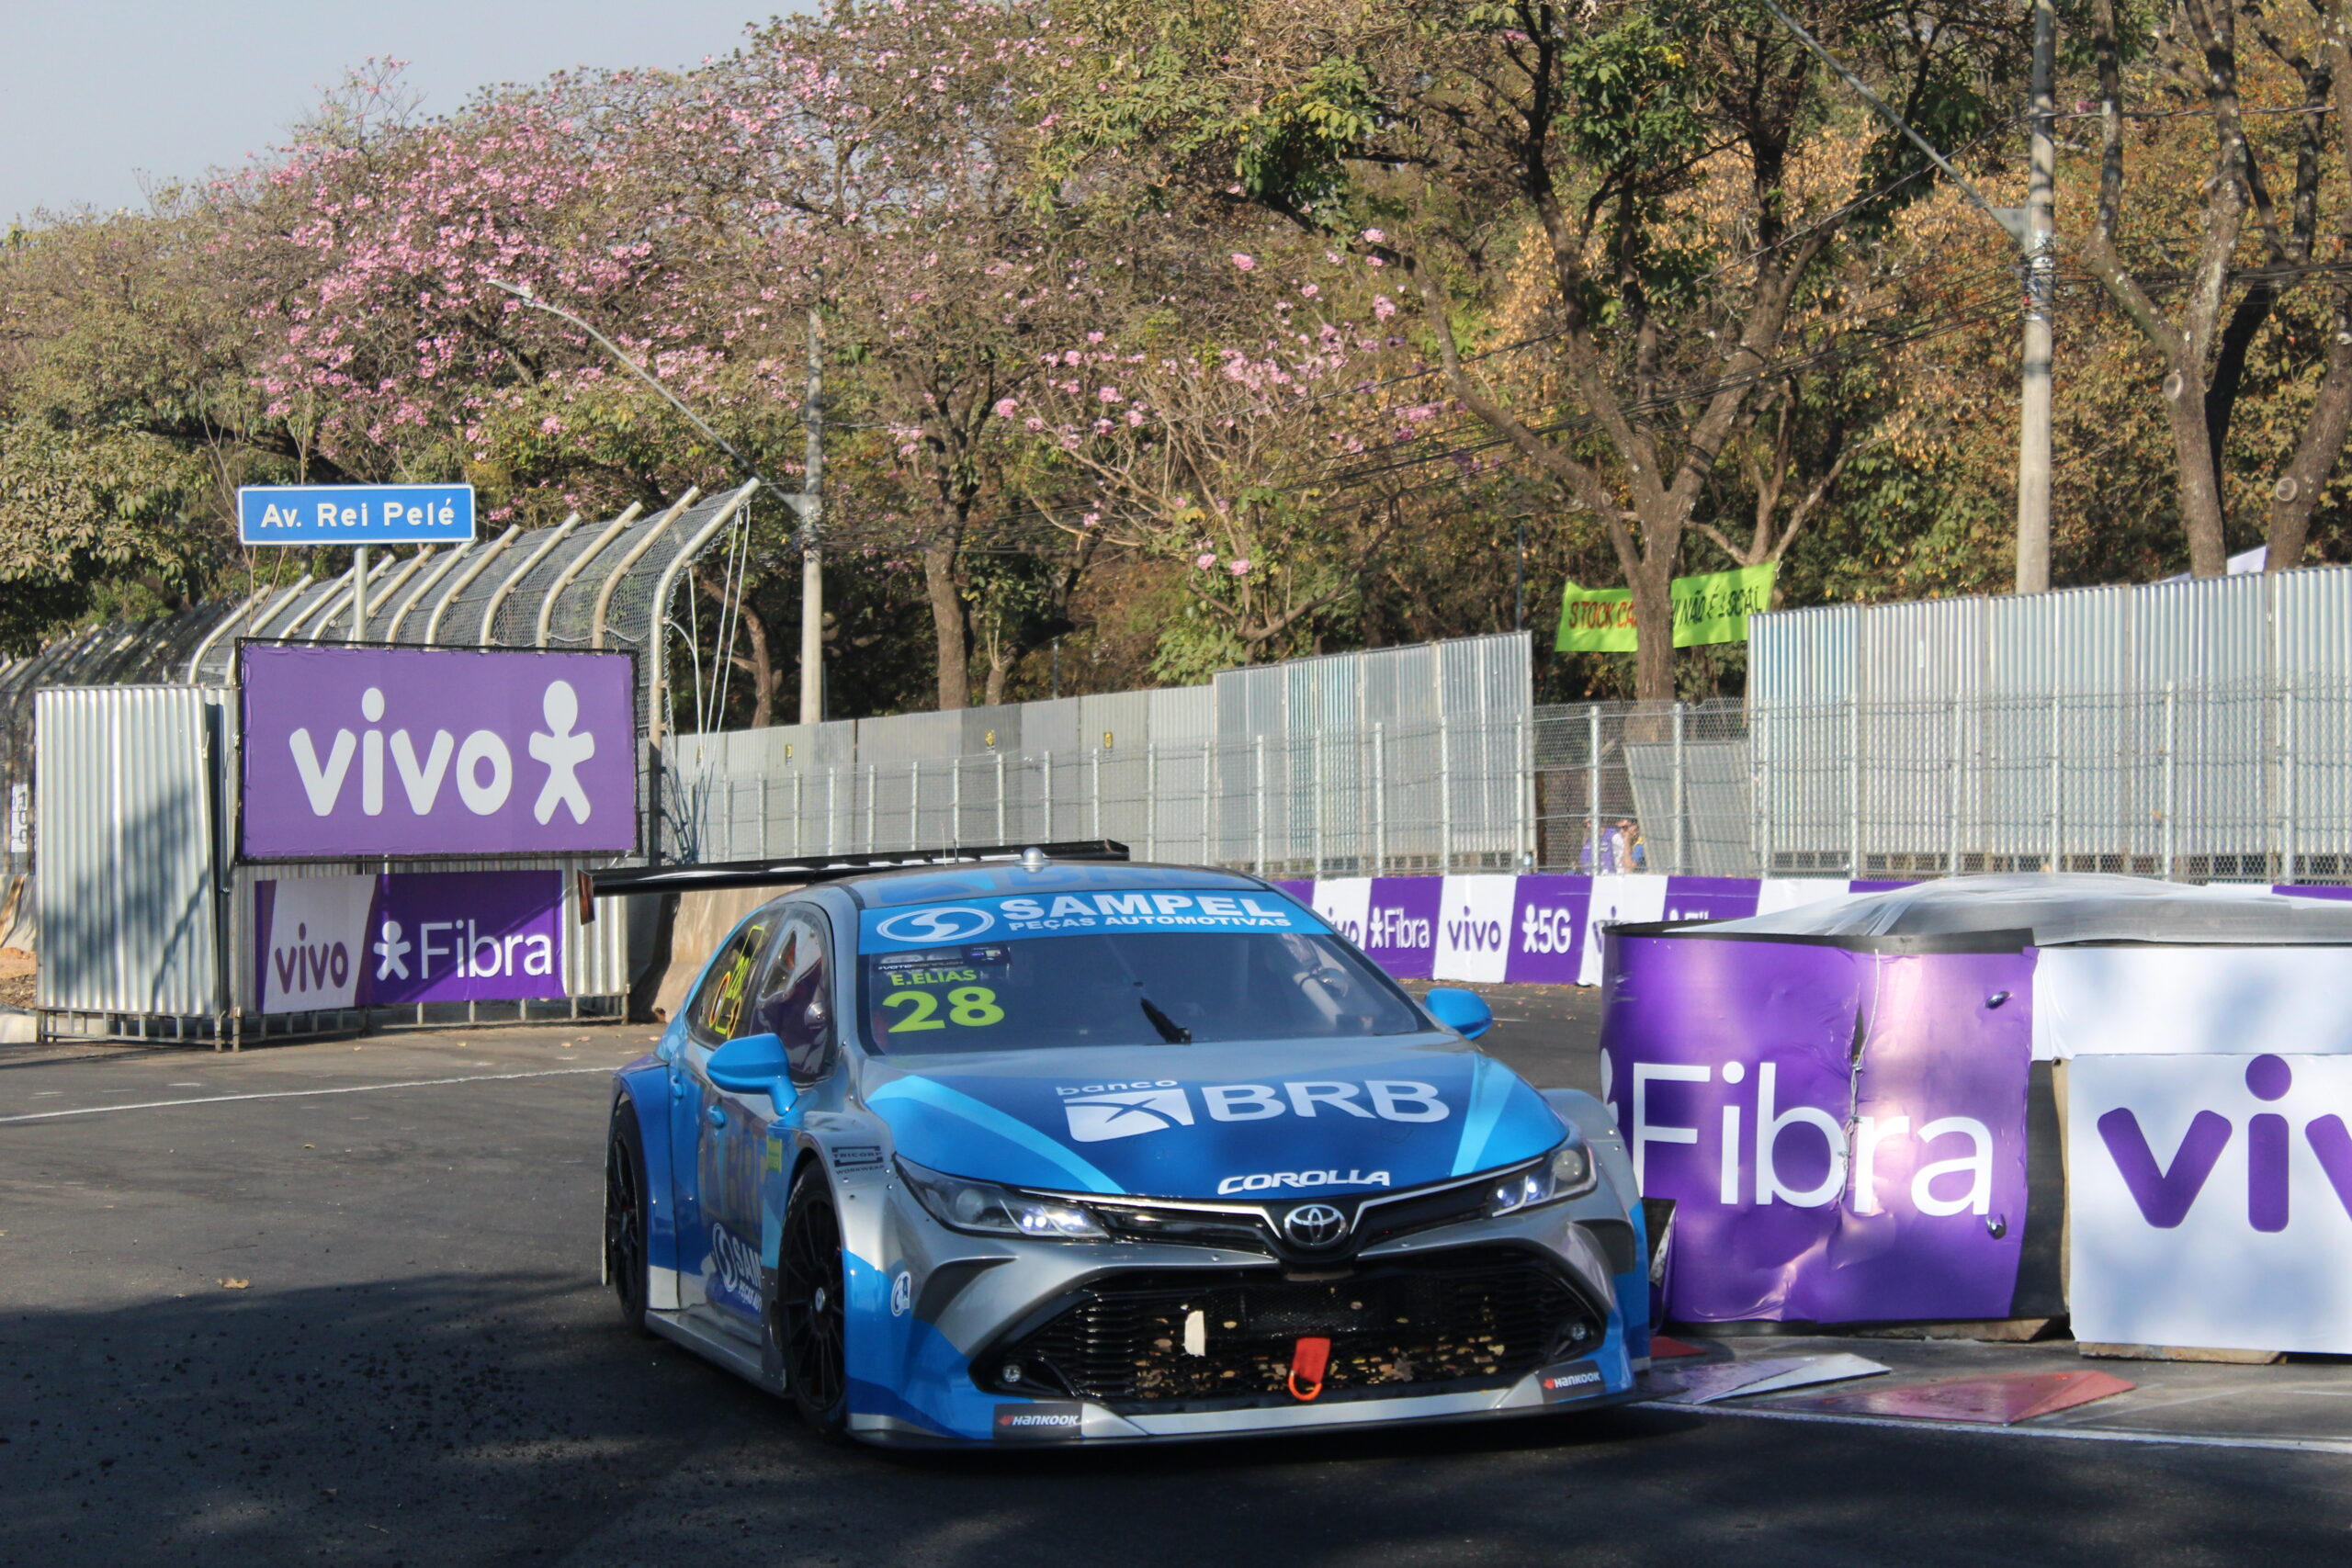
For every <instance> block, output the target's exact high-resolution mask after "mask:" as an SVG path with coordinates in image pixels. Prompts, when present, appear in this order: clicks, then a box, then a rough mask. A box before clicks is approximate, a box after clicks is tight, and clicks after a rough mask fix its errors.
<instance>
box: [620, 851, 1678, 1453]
mask: <svg viewBox="0 0 2352 1568" xmlns="http://www.w3.org/2000/svg"><path fill="white" fill-rule="evenodd" d="M767 880H769V881H771V882H774V881H777V880H780V878H777V877H774V876H771V877H769V878H767ZM616 890H617V889H616ZM1491 1021H1492V1014H1491V1013H1490V1012H1489V1011H1488V1010H1487V1006H1486V1004H1485V1003H1484V1002H1483V1001H1481V1000H1480V999H1479V998H1477V997H1476V995H1474V994H1472V993H1470V992H1467V991H1450V990H1442V989H1441V990H1433V991H1431V992H1430V995H1429V997H1428V998H1427V999H1426V1001H1424V1002H1420V1003H1416V1002H1415V1001H1414V1000H1413V998H1410V997H1409V996H1408V995H1407V994H1406V993H1405V992H1404V991H1403V990H1401V989H1399V988H1398V987H1397V985H1396V984H1395V982H1393V981H1392V980H1390V979H1389V978H1388V977H1387V976H1385V975H1384V974H1382V973H1381V972H1380V971H1379V970H1378V969H1377V968H1375V967H1374V965H1373V964H1371V963H1370V962H1369V961H1367V960H1366V959H1365V958H1364V957H1363V954H1362V953H1359V952H1357V951H1356V950H1355V948H1354V947H1352V946H1351V945H1350V943H1349V942H1347V941H1345V940H1344V939H1343V938H1341V937H1340V936H1338V935H1337V934H1335V933H1334V932H1333V931H1331V929H1330V928H1329V926H1327V925H1326V924H1325V923H1324V922H1323V921H1322V920H1321V919H1318V918H1317V916H1316V915H1315V914H1314V913H1313V912H1311V911H1310V910H1308V909H1306V908H1304V907H1302V906H1301V905H1299V904H1298V903H1297V902H1295V900H1293V899H1292V898H1291V897H1289V896H1288V895H1286V894H1284V893H1283V892H1281V891H1280V890H1278V889H1276V888H1274V887H1272V886H1269V885H1268V884H1266V883H1264V882H1261V881H1260V880H1258V879H1257V878H1255V877H1250V876H1244V875H1237V874H1232V873H1229V872H1224V871H1210V870H1200V869H1190V868H1183V867H1176V866H1158V865H1133V864H1125V863H1072V862H1070V861H1068V860H1064V859H1048V858H1047V857H1046V856H1045V855H1043V854H1040V853H1039V852H1036V851H1034V850H1033V851H1029V852H1025V853H1024V854H1023V856H1022V857H1021V858H1020V859H1019V860H1018V861H1012V862H996V863H982V864H957V865H953V866H944V867H942V866H933V867H925V868H920V869H913V870H902V871H894V872H884V873H876V874H859V875H854V876H850V877H845V878H842V879H839V880H832V881H824V882H817V883H812V884H810V885H808V886H802V887H800V888H798V889H797V890H796V891H793V892H790V893H787V894H786V895H785V896H784V897H779V898H777V899H775V901H774V902H772V903H770V904H768V905H766V906H765V907H764V908H761V909H759V910H757V911H756V912H754V913H753V914H752V915H751V916H750V917H748V918H747V919H744V920H743V921H742V923H741V924H740V925H739V926H737V927H736V928H735V930H734V931H733V933H732V934H731V935H730V936H729V938H728V939H727V941H726V942H723V943H722V944H721V945H720V946H719V948H718V952H717V953H716V954H715V955H714V956H713V957H712V958H711V959H710V960H709V961H708V963H707V964H706V965H705V967H704V970H703V972H702V975H701V976H700V977H699V978H698V980H697V981H696V983H695V987H694V989H693V991H692V993H691V996H690V999H689V1000H688V1002H687V1004H686V1005H685V1006H684V1008H683V1009H681V1010H680V1016H679V1017H678V1018H677V1019H676V1020H675V1021H673V1022H672V1024H671V1025H670V1027H669V1029H668V1032H666V1033H665V1034H664V1035H663V1037H662V1043H661V1046H660V1048H659V1049H658V1050H657V1051H655V1052H654V1054H652V1055H649V1056H646V1057H643V1058H641V1059H639V1061H636V1062H634V1063H631V1064H630V1065H629V1066H627V1067H625V1068H623V1069H621V1071H620V1072H619V1074H618V1075H617V1083H616V1090H617V1092H616V1095H615V1099H614V1105H613V1115H612V1130H611V1139H610V1145H609V1148H608V1152H607V1156H606V1164H605V1269H606V1274H607V1278H608V1279H609V1280H610V1282H611V1284H612V1285H613V1287H614V1289H615V1290H616V1292H617V1293H618V1296H619V1299H620V1306H621V1311H622V1314H623V1315H624V1316H625V1317H626V1318H627V1320H628V1322H629V1323H630V1324H631V1325H635V1326H638V1327H639V1328H640V1329H641V1330H644V1331H649V1332H651V1333H655V1334H659V1335H662V1336H663V1337H667V1338H671V1339H673V1340H676V1341H677V1342H679V1343H680V1344H683V1345H684V1346H687V1347H688V1348H692V1349H694V1350H695V1351H696V1352H698V1353H700V1354H702V1355H704V1356H707V1357H708V1358H709V1359H712V1360H715V1361H717V1362H718V1363H719V1364H721V1365H722V1366H726V1367H729V1368H731V1369H732V1370H734V1371H737V1372H739V1373H741V1375H742V1376H743V1377H745V1378H748V1379H750V1380H751V1381H752V1382H755V1383H757V1384H759V1385H760V1386H761V1387H763V1388H765V1389H768V1390H770V1391H771V1392H774V1393H780V1394H784V1395H786V1396H788V1397H789V1398H790V1399H791V1400H792V1402H793V1403H794V1404H796V1405H797V1406H798V1407H799V1410H800V1413H801V1414H802V1416H805V1417H806V1418H807V1419H808V1420H809V1422H810V1423H811V1424H812V1425H813V1426H815V1427H817V1428H818V1429H819V1430H820V1431H822V1432H826V1433H845V1434H847V1435H849V1436H852V1437H855V1438H864V1439H866V1440H868V1441H873V1442H877V1443H894V1444H960V1443H1034V1442H1090V1443H1091V1442H1119V1441H1130V1440H1136V1439H1142V1438H1201V1437H1210V1436H1224V1435H1238V1434H1253V1433H1255V1434H1263V1433H1271V1432H1282V1431H1293V1430H1297V1429H1300V1428H1304V1427H1363V1426H1372V1425H1379V1424H1385V1423H1392V1422H1403V1421H1428V1420H1442V1419H1453V1418H1464V1417H1471V1416H1512V1415H1532V1414H1536V1413H1539V1412H1546V1411H1562V1410H1569V1409H1584V1408H1590V1407H1593V1406H1596V1405H1600V1404H1612V1403H1616V1402H1619V1401H1622V1400H1624V1399H1627V1398H1630V1397H1632V1396H1633V1393H1634V1379H1635V1375H1636V1373H1637V1371H1640V1370H1641V1369H1642V1368H1644V1367H1645V1366H1646V1365H1647V1364H1648V1359H1649V1337H1648V1325H1649V1306H1648V1303H1649V1279H1648V1269H1647V1267H1646V1265H1645V1257H1646V1255H1647V1247H1646V1243H1645V1235H1644V1231H1643V1219H1642V1210H1641V1205H1640V1203H1639V1201H1637V1200H1636V1198H1635V1195H1634V1178H1633V1171H1632V1168H1631V1167H1630V1165H1629V1163H1628V1162H1627V1160H1626V1157H1625V1152H1624V1148H1623V1144H1622V1142H1621V1141H1620V1139H1619V1137H1618V1134H1617V1131H1616V1129H1615V1126H1614V1124H1613V1123H1612V1122H1611V1119H1610V1115H1609V1112H1608V1111H1607V1110H1606V1109H1605V1108H1604V1107H1603V1106H1602V1105H1601V1104H1600V1102H1599V1101H1597V1100H1593V1099H1592V1098H1591V1097H1589V1096H1588V1095H1584V1094H1579V1093H1576V1092H1573V1091H1569V1090H1548V1091H1544V1092H1541V1093H1539V1092H1538V1091H1537V1090H1535V1089H1532V1088H1530V1087H1529V1086H1528V1085H1527V1084H1526V1083H1525V1082H1524V1081H1522V1080H1521V1078H1520V1077H1518V1076H1517V1075H1516V1074H1514V1073H1512V1072H1511V1071H1510V1069H1509V1068H1507V1067H1505V1066H1503V1065H1502V1064H1501V1063H1499V1062H1497V1061H1494V1060H1492V1059H1491V1058H1489V1057H1487V1056H1486V1055H1483V1054H1482V1053H1481V1052H1479V1051H1478V1050H1477V1049H1476V1047H1475V1046H1473V1045H1472V1044H1470V1043H1469V1040H1470V1039H1471V1038H1475V1037H1476V1035H1478V1034H1480V1033H1482V1032H1485V1030H1486V1029H1487V1026H1488V1025H1489V1024H1490V1022H1491Z"/></svg>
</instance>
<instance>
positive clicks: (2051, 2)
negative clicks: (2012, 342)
mask: <svg viewBox="0 0 2352 1568" xmlns="http://www.w3.org/2000/svg"><path fill="white" fill-rule="evenodd" d="M2057 9H2058V8H2057V6H2056V4H2055V0H2034V4H2033V81H2032V85H2031V88H2030V91H2031V98H2030V105H2029V110H2028V112H2029V116H2030V125H2031V130H2030V143H2029V150H2028V152H2027V166H2028V173H2027V184H2026V209H2025V211H2026V233H2025V367H2024V368H2025V375H2024V382H2025V384H2024V386H2023V387H2022V388H2021V389H2020V391H2019V397H2018V578H2017V591H2018V592H2020V593H2046V592H2049V591H2050V307H2051V305H2052V302H2053V297H2054V296H2055V294H2056V292H2057V289H2056V284H2057V274H2058V255H2057V249H2058V247H2057V236H2056V232H2055V230H2056V227H2057V225H2056V223H2055V221H2054V213H2053V211H2052V207H2053V201H2052V186H2053V185H2054V183H2055V177H2056V173H2057V162H2058V160H2057V152H2056V149H2055V147H2054V146H2053V145H2052V141H2051V136H2050V125H2051V119H2052V115H2053V114H2054V113H2055V112H2056V106H2055V105H2054V104H2052V101H2051V85H2050V78H2051V74H2052V69H2053V64H2052V57H2053V56H2054V55H2055V54H2056V53H2057V50H2058V16H2057Z"/></svg>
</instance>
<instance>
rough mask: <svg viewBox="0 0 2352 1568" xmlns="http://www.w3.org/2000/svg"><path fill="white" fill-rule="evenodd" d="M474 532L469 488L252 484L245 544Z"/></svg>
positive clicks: (439, 538) (243, 516)
mask: <svg viewBox="0 0 2352 1568" xmlns="http://www.w3.org/2000/svg"><path fill="white" fill-rule="evenodd" d="M473 536H474V487H473V486H471V485H247V486H245V487H244V488H243V489H242V490H240V491H237V542H238V543H240V544H244V545H408V544H426V543H443V542H447V541H454V540H459V539H470V538H472V537H473Z"/></svg>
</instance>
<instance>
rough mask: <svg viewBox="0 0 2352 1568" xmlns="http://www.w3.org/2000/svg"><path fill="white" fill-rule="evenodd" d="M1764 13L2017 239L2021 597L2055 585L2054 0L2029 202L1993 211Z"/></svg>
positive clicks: (1814, 43)
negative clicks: (2021, 326)
mask: <svg viewBox="0 0 2352 1568" xmlns="http://www.w3.org/2000/svg"><path fill="white" fill-rule="evenodd" d="M1763 5H1764V8H1765V9H1766V10H1768V11H1770V12H1771V13H1772V15H1773V17H1775V18H1777V19H1778V20H1779V22H1780V24H1781V26H1782V27H1784V28H1788V29H1789V31H1790V32H1791V33H1792V34H1794V35H1795V37H1796V39H1797V41H1798V42H1799V43H1802V44H1804V47H1805V48H1806V49H1808V50H1810V51H1812V52H1813V54H1814V56H1815V58H1816V59H1818V60H1819V61H1820V62H1822V63H1823V64H1824V65H1826V66H1828V67H1829V69H1830V70H1831V71H1832V72H1834V73H1837V75H1838V79H1839V80H1840V81H1842V82H1844V83H1845V84H1846V85H1847V86H1849V87H1850V88H1852V89H1853V92H1854V95H1855V96H1857V97H1859V98H1860V99H1861V100H1862V102H1864V103H1866V104H1868V105H1869V106H1870V107H1871V110H1872V112H1874V113H1876V114H1877V116H1878V117H1879V118H1881V119H1883V120H1884V121H1886V123H1887V124H1888V125H1890V126H1892V127H1893V128H1894V130H1897V131H1899V132H1901V133H1902V135H1903V136H1904V137H1905V138H1906V139H1907V140H1908V141H1910V142H1911V144H1912V145H1913V146H1915V147H1917V148H1918V149H1919V151H1920V152H1922V153H1924V154H1925V155H1926V156H1927V159H1928V162H1929V163H1930V164H1934V165H1935V166H1936V168H1937V170H1938V172H1939V173H1940V174H1942V175H1943V176H1944V177H1945V178H1946V179H1948V180H1950V181H1951V183H1952V184H1953V186H1956V187H1957V188H1958V189H1959V190H1960V192H1961V194H1962V195H1963V196H1965V197H1968V199H1969V200H1971V201H1973V202H1974V203H1975V204H1976V206H1977V208H1978V209H1980V210H1982V211H1983V212H1984V214H1985V216H1986V217H1987V218H1990V219H1991V220H1993V221H1994V222H1996V223H1998V224H1999V225H2000V226H2001V227H2002V228H2003V229H2004V230H2006V231H2007V232H2008V235H2009V238H2011V239H2012V240H2014V241H2016V242H2017V246H2018V257H2019V260H2020V261H2021V262H2022V263H2023V265H2024V270H2025V280H2024V281H2025V353H2024V355H2023V365H2022V367H2021V375H2020V378H2019V380H2020V385H2019V389H2018V559H2017V584H2016V589H2015V592H2019V593H2041V592H2047V591H2048V589H2049V587H2050V359H2051V353H2050V307H2051V304H2052V299H2053V297H2054V294H2055V288H2054V287H2053V285H2054V283H2055V279H2056V274H2057V254H2056V234H2055V225H2054V223H2053V221H2052V182H2053V178H2054V172H2055V168H2056V156H2055V152H2054V150H2053V148H2052V141H2051V137H2050V124H2051V119H2052V115H2053V113H2054V110H2053V107H2052V103H2051V96H2050V95H2051V74H2052V56H2053V55H2054V54H2055V53H2056V51H2057V33H2058V22H2057V15H2056V5H2055V0H2033V76H2032V81H2031V83H2030V94H2031V103H2030V111H2031V119H2032V125H2033V130H2032V143H2031V147H2030V153H2029V160H2030V176H2029V183H2028V185H2027V187H2026V191H2027V195H2026V203H2027V204H2026V205H2025V206H2024V207H2022V208H2018V207H1996V206H1994V205H1993V204H1992V203H1991V202H1990V201H1988V200H1986V199H1985V193H1984V192H1983V191H1980V190H1978V189H1977V188H1976V187H1975V186H1973V185H1971V184H1970V183H1969V182H1968V179H1967V177H1966V176H1965V175H1962V173H1961V172H1960V171H1959V170H1958V169H1955V168H1953V167H1952V165H1951V160H1950V159H1949V158H1946V157H1945V156H1944V155H1943V154H1942V153H1941V152H1938V151H1936V149H1935V146H1934V144H1933V143H1931V142H1929V141H1928V139H1927V138H1926V137H1924V136H1922V135H1920V134H1919V133H1918V131H1917V130H1914V129H1913V128H1912V126H1911V124H1910V122H1909V121H1907V120H1905V118H1903V117H1902V116H1901V115H1899V114H1896V113H1895V112H1894V110H1893V109H1891V108H1889V107H1887V106H1886V104H1885V102H1884V101H1883V99H1881V98H1880V97H1879V96H1878V95H1877V94H1876V93H1873V92H1871V90H1870V87H1869V85H1867V84H1866V83H1864V82H1863V81H1862V79H1861V78H1860V76H1857V75H1855V74H1854V73H1852V72H1851V71H1849V70H1848V69H1846V67H1845V66H1844V65H1843V64H1841V63H1840V62H1838V57H1837V56H1835V55H1833V54H1831V53H1830V52H1829V51H1827V50H1826V49H1824V48H1822V47H1821V43H1820V41H1819V40H1818V39H1815V37H1814V36H1813V35H1812V34H1811V33H1809V32H1807V31H1805V30H1804V26H1803V25H1802V24H1800V23H1799V22H1798V21H1797V19H1796V18H1795V17H1792V16H1790V15H1789V14H1788V12H1786V11H1784V10H1782V9H1781V6H1780V5H1779V3H1778V0H1763Z"/></svg>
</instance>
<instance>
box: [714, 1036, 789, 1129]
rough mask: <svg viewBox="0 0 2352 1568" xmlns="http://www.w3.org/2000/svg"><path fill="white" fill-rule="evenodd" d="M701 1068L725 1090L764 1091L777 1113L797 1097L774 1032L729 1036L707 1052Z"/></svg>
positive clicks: (753, 1092) (731, 1092)
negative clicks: (709, 1052) (716, 1047)
mask: <svg viewBox="0 0 2352 1568" xmlns="http://www.w3.org/2000/svg"><path fill="white" fill-rule="evenodd" d="M703 1071H704V1073H705V1074H707V1076H708V1077H709V1078H710V1081H711V1082H712V1083H714V1084H717V1085H718V1087H719V1088H720V1089H725V1090H727V1092H728V1093H729V1094H760V1093H765V1094H766V1095H767V1097H768V1098H769V1099H770V1100H772V1101H774V1102H775V1111H776V1114H777V1115H779V1116H781V1115H783V1114H784V1113H785V1112H786V1111H789V1110H791V1109H792V1102H793V1101H794V1100H797V1099H798V1098H799V1096H798V1093H797V1091H796V1090H795V1089H793V1087H792V1064H791V1062H790V1060H789V1059H788V1058H787V1057H786V1055H785V1050H784V1042H783V1040H781V1039H780V1038H778V1037H777V1036H775V1035H774V1034H746V1035H744V1036H743V1037H742V1038H741V1040H729V1042H728V1043H726V1044H724V1045H721V1046H720V1047H719V1048H718V1050H716V1051H713V1052H712V1053H711V1054H710V1060H709V1061H708V1062H707V1063H705V1064H704V1066H703Z"/></svg>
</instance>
